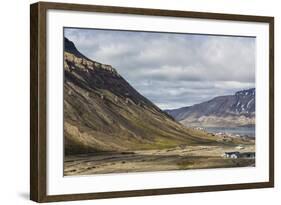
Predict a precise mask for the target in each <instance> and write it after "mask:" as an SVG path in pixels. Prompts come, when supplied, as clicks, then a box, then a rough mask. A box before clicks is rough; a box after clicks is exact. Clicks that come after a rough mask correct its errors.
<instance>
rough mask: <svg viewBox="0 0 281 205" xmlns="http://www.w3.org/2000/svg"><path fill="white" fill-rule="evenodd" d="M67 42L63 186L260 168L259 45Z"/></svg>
mask: <svg viewBox="0 0 281 205" xmlns="http://www.w3.org/2000/svg"><path fill="white" fill-rule="evenodd" d="M63 38H64V55H63V57H64V65H63V66H64V68H63V69H64V85H63V86H64V102H63V106H64V111H63V112H64V162H63V163H64V175H65V176H72V175H92V174H107V173H127V172H151V171H169V170H188V169H206V168H232V167H254V166H255V94H256V90H255V67H256V65H255V62H256V59H255V58H256V53H255V52H256V39H255V37H243V36H221V35H202V34H188V33H163V32H146V31H123V30H102V29H94V28H93V29H88V28H87V29H86V28H68V27H66V28H64V37H63Z"/></svg>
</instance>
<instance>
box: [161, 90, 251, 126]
mask: <svg viewBox="0 0 281 205" xmlns="http://www.w3.org/2000/svg"><path fill="white" fill-rule="evenodd" d="M255 96H256V95H255V88H251V89H248V90H242V91H238V92H236V93H235V94H234V95H227V96H218V97H215V98H213V99H211V100H209V101H206V102H202V103H199V104H195V105H193V106H188V107H182V108H179V109H173V110H165V111H166V112H167V113H168V114H169V115H171V116H172V117H174V118H175V119H176V120H177V121H179V122H180V123H182V124H184V125H186V126H188V127H192V126H201V127H237V126H252V125H254V124H255V104H256V103H255Z"/></svg>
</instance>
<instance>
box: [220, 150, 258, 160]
mask: <svg viewBox="0 0 281 205" xmlns="http://www.w3.org/2000/svg"><path fill="white" fill-rule="evenodd" d="M224 157H225V158H231V159H237V158H251V159H253V158H255V157H256V153H255V152H225V153H224Z"/></svg>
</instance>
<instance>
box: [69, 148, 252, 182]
mask: <svg viewBox="0 0 281 205" xmlns="http://www.w3.org/2000/svg"><path fill="white" fill-rule="evenodd" d="M234 151H236V152H241V153H243V152H255V145H243V146H238V147H237V146H179V147H175V148H170V149H161V150H138V151H134V152H123V153H99V154H87V155H85V154H83V155H82V154H81V155H75V156H74V155H73V156H65V159H64V175H65V176H71V175H91V174H106V173H124V172H146V171H168V170H186V169H204V168H228V167H248V166H255V159H254V158H237V159H230V158H225V157H224V156H223V155H224V153H225V152H234Z"/></svg>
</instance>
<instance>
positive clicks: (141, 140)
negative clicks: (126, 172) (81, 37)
mask: <svg viewBox="0 0 281 205" xmlns="http://www.w3.org/2000/svg"><path fill="white" fill-rule="evenodd" d="M64 49H65V50H64V146H65V153H66V154H75V153H89V152H100V151H126V150H137V149H155V148H157V149H159V148H167V147H172V146H177V145H180V144H190V145H196V144H201V145H202V144H217V142H216V141H215V140H213V139H209V138H207V137H206V136H204V134H202V133H200V132H198V131H196V130H193V129H187V128H185V127H184V126H183V125H181V124H180V123H178V122H177V121H175V120H174V119H173V118H172V117H170V116H169V115H168V114H167V113H165V112H163V111H162V110H160V109H159V108H158V107H157V106H156V105H154V104H153V103H152V102H151V101H149V100H148V99H147V98H145V97H144V96H142V95H141V94H140V93H139V92H138V91H137V90H135V89H134V88H133V87H132V86H131V85H130V84H129V83H128V82H127V81H126V80H125V79H124V78H123V77H122V76H120V75H119V74H118V72H117V71H116V69H114V68H113V67H112V66H110V65H106V64H101V63H99V62H96V61H93V60H90V59H89V58H87V57H85V56H84V55H83V54H81V53H80V52H79V51H78V50H77V48H76V47H75V45H74V44H73V42H71V41H69V40H68V39H66V38H65V40H64Z"/></svg>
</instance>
